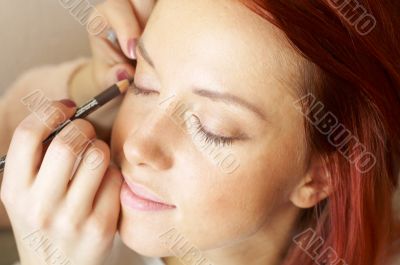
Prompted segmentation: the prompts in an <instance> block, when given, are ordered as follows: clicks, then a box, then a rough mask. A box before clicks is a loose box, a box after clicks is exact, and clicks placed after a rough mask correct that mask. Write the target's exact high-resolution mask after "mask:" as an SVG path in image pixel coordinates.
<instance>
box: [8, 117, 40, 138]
mask: <svg viewBox="0 0 400 265" xmlns="http://www.w3.org/2000/svg"><path fill="white" fill-rule="evenodd" d="M35 128H36V126H35V121H33V120H32V117H29V118H26V119H25V120H23V121H22V122H21V123H20V124H19V125H18V126H17V128H16V129H15V131H14V136H13V138H15V139H17V140H18V141H20V142H25V141H26V142H30V141H32V138H34V137H37V136H36V132H35Z"/></svg>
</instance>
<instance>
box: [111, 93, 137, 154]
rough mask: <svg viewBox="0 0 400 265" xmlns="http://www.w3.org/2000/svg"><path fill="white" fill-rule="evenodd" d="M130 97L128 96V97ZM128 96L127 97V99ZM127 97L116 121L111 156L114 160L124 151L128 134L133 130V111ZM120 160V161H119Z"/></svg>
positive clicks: (113, 129) (112, 136)
mask: <svg viewBox="0 0 400 265" xmlns="http://www.w3.org/2000/svg"><path fill="white" fill-rule="evenodd" d="M127 96H128V95H127ZM127 96H126V97H127ZM126 97H125V99H124V101H123V103H122V106H121V108H120V110H119V112H118V115H117V117H116V119H115V121H114V124H113V128H112V134H111V155H112V157H113V158H114V159H116V158H117V157H118V154H120V152H121V151H122V147H123V143H124V141H125V139H126V138H127V137H128V133H129V132H130V131H131V130H132V128H131V127H132V125H133V120H132V115H131V113H132V111H131V109H130V108H129V107H128V104H127V100H126ZM117 160H118V159H117Z"/></svg>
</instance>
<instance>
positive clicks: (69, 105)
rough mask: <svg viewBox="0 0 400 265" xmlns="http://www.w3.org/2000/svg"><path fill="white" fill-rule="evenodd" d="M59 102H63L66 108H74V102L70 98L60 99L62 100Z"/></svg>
mask: <svg viewBox="0 0 400 265" xmlns="http://www.w3.org/2000/svg"><path fill="white" fill-rule="evenodd" d="M60 102H61V103H62V104H64V105H65V106H67V107H68V108H75V107H76V104H75V102H73V101H72V100H70V99H62V100H60Z"/></svg>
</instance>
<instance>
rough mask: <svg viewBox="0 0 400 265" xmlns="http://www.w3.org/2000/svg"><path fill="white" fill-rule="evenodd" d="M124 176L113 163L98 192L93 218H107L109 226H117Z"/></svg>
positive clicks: (112, 227)
mask: <svg viewBox="0 0 400 265" xmlns="http://www.w3.org/2000/svg"><path fill="white" fill-rule="evenodd" d="M122 182H123V178H122V175H121V172H120V171H119V169H118V168H117V167H116V166H115V165H113V164H111V165H110V166H109V167H108V169H107V172H106V174H105V176H104V178H103V181H102V183H101V186H100V189H99V190H98V192H97V194H96V198H95V201H94V206H93V211H92V214H91V219H94V220H100V221H101V220H106V221H107V222H108V228H109V229H110V230H113V229H115V228H116V225H117V221H118V217H119V211H120V199H119V198H120V192H121V187H122Z"/></svg>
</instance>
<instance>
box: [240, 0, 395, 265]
mask: <svg viewBox="0 0 400 265" xmlns="http://www.w3.org/2000/svg"><path fill="white" fill-rule="evenodd" d="M241 2H243V3H244V4H245V5H246V6H248V7H249V8H250V9H251V10H253V11H254V12H256V13H257V14H259V15H261V16H262V17H263V18H265V19H267V20H269V21H270V22H272V23H274V24H275V25H276V26H277V27H279V28H280V29H281V30H282V31H283V32H284V33H285V34H286V36H287V38H288V40H289V41H290V43H291V44H292V45H293V47H294V48H295V49H296V50H297V51H299V52H300V53H301V54H302V55H303V56H304V57H305V58H307V59H308V60H309V61H311V62H312V63H313V64H314V65H316V66H317V67H318V68H319V70H320V74H319V76H318V80H322V81H321V82H311V83H310V84H311V85H309V86H305V87H304V91H302V92H303V93H304V95H306V94H309V93H311V94H312V95H313V96H314V97H315V98H316V100H318V101H319V102H321V103H322V104H323V105H324V106H325V107H326V108H327V109H329V111H330V112H332V113H333V114H334V115H335V116H336V117H337V119H338V120H339V121H340V122H341V124H342V125H343V126H344V127H345V128H346V129H348V130H349V131H350V132H351V134H352V135H353V136H354V137H356V138H357V139H358V141H359V142H360V143H362V145H363V146H364V147H365V148H366V150H368V152H370V153H372V154H373V155H374V158H375V163H374V165H373V167H372V168H371V169H370V170H368V171H366V172H362V171H360V170H358V168H357V166H358V165H357V163H355V164H354V163H350V162H349V161H348V160H347V159H346V158H345V157H344V156H343V154H342V153H341V152H339V150H338V148H335V146H333V145H332V144H331V142H329V140H328V139H327V137H326V135H323V134H322V133H320V132H319V131H318V130H317V129H316V128H315V126H313V125H312V124H311V123H310V122H307V121H305V128H306V134H307V140H308V142H309V146H310V150H311V151H312V152H315V153H317V154H320V155H321V156H322V157H323V158H324V160H325V163H326V169H327V171H328V172H329V176H330V181H331V183H332V185H333V187H334V192H333V193H332V194H331V196H329V198H328V199H326V200H324V201H323V202H321V203H319V204H318V205H317V206H316V207H315V208H314V209H310V210H305V211H304V214H303V215H302V216H301V217H300V220H299V223H298V227H296V228H295V231H293V237H294V238H295V241H296V240H300V241H301V240H305V239H307V237H310V235H311V236H314V239H316V238H320V239H322V240H319V241H318V242H317V241H315V242H317V243H320V244H319V245H320V246H319V247H318V248H317V249H313V253H311V254H315V255H314V256H313V255H310V253H307V251H305V250H304V246H303V248H302V247H299V245H297V244H295V243H294V242H292V244H291V246H290V247H289V248H288V251H287V253H286V259H285V262H284V263H285V265H298V264H301V265H311V264H313V265H314V264H326V265H328V264H329V265H330V264H338V265H342V264H350V265H375V264H380V265H381V264H384V258H385V256H386V255H387V254H388V253H386V249H387V248H388V247H389V246H390V242H391V241H393V240H394V238H393V235H394V234H395V233H394V230H393V228H394V217H393V211H392V207H391V206H392V198H393V193H394V191H395V188H396V186H397V172H395V169H394V168H395V165H394V153H397V152H398V150H399V138H398V137H399V135H400V121H399V113H400V48H399V46H398V45H399V43H400V34H398V29H399V28H400V20H399V19H400V17H399V14H400V2H399V1H397V0H393V1H390V0H358V1H357V0H315V1H311V0H292V1H290V0H287V1H283V0H241ZM316 80H317V79H316ZM302 107H303V108H304V111H305V113H309V115H314V118H315V115H316V114H317V113H315V112H313V111H312V110H311V111H310V108H311V106H310V103H309V102H304V104H303V106H302ZM305 120H306V119H305ZM342 147H343V146H342ZM344 147H345V148H346V149H347V150H351V151H352V152H353V154H356V155H360V152H361V151H362V150H361V151H360V150H359V148H358V147H359V146H357V144H356V143H354V142H351V141H349V142H347V143H345V145H344ZM307 228H311V230H307ZM302 231H306V232H305V233H301V232H302ZM307 231H308V232H310V231H312V233H314V234H310V233H308V232H307ZM298 234H300V236H299V237H296V235H298ZM315 236H316V237H315ZM309 247H310V246H309ZM327 249H331V250H332V251H334V252H335V255H333V256H331V260H329V257H328V255H327V252H326V250H327ZM314 251H315V252H314ZM322 252H324V253H322ZM332 253H333V252H332ZM322 255H326V256H325V258H327V259H325V263H323V262H322V260H323V259H324V257H322ZM318 257H319V260H317V259H318ZM332 259H333V260H332ZM316 261H318V262H319V263H318V262H316Z"/></svg>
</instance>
